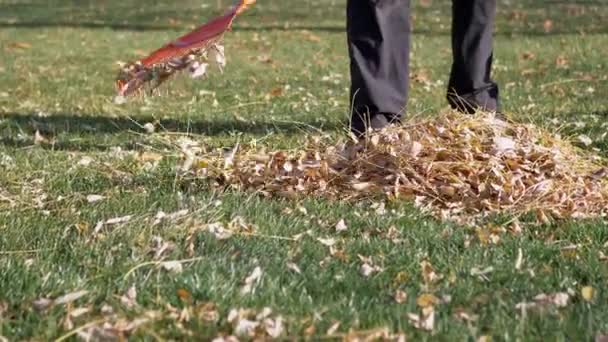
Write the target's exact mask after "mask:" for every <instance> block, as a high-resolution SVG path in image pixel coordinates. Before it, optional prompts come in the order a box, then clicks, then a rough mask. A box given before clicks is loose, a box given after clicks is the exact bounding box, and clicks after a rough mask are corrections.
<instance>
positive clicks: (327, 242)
mask: <svg viewBox="0 0 608 342" xmlns="http://www.w3.org/2000/svg"><path fill="white" fill-rule="evenodd" d="M317 241H319V242H320V243H321V244H322V245H324V246H327V247H331V246H333V245H335V244H336V239H334V238H317Z"/></svg>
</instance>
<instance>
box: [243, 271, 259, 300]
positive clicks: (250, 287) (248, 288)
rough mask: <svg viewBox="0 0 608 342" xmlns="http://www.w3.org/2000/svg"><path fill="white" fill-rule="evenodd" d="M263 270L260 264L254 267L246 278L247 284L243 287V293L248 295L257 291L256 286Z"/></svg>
mask: <svg viewBox="0 0 608 342" xmlns="http://www.w3.org/2000/svg"><path fill="white" fill-rule="evenodd" d="M262 274H263V271H262V269H261V268H260V267H259V266H256V268H254V269H253V271H252V272H251V274H249V276H247V278H245V285H243V287H242V288H241V294H242V295H247V294H252V293H253V292H254V291H255V288H256V286H257V285H258V284H259V283H260V280H261V279H262Z"/></svg>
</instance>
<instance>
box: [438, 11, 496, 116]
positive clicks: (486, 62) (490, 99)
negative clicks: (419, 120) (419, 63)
mask: <svg viewBox="0 0 608 342" xmlns="http://www.w3.org/2000/svg"><path fill="white" fill-rule="evenodd" d="M452 14H453V16H452V53H453V64H452V72H451V74H450V82H449V86H448V96H447V97H448V101H449V103H450V104H451V106H452V107H453V108H455V109H458V110H460V111H463V112H468V113H472V112H474V111H475V110H476V109H482V110H488V111H498V110H499V98H498V85H497V84H496V83H495V82H494V81H492V79H491V76H490V74H491V69H492V53H493V51H492V39H493V38H492V36H493V32H492V31H493V28H494V19H495V16H496V0H453V1H452Z"/></svg>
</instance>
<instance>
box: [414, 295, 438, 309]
mask: <svg viewBox="0 0 608 342" xmlns="http://www.w3.org/2000/svg"><path fill="white" fill-rule="evenodd" d="M437 303H439V298H437V297H435V295H433V294H430V293H423V294H421V295H420V296H418V298H417V299H416V304H418V306H419V307H421V308H428V307H432V306H434V305H435V304H437Z"/></svg>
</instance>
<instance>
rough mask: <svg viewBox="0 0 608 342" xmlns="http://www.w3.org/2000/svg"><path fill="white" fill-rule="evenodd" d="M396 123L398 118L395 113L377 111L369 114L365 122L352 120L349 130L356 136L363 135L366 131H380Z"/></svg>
mask: <svg viewBox="0 0 608 342" xmlns="http://www.w3.org/2000/svg"><path fill="white" fill-rule="evenodd" d="M397 123H399V118H397V117H396V116H395V115H391V114H383V113H378V114H374V115H371V118H370V119H368V121H367V122H366V123H364V120H360V121H356V122H352V123H351V132H353V133H354V134H355V135H356V136H357V137H363V136H365V134H366V133H367V132H368V131H380V130H382V129H384V128H386V127H389V126H391V125H394V124H397Z"/></svg>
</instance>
